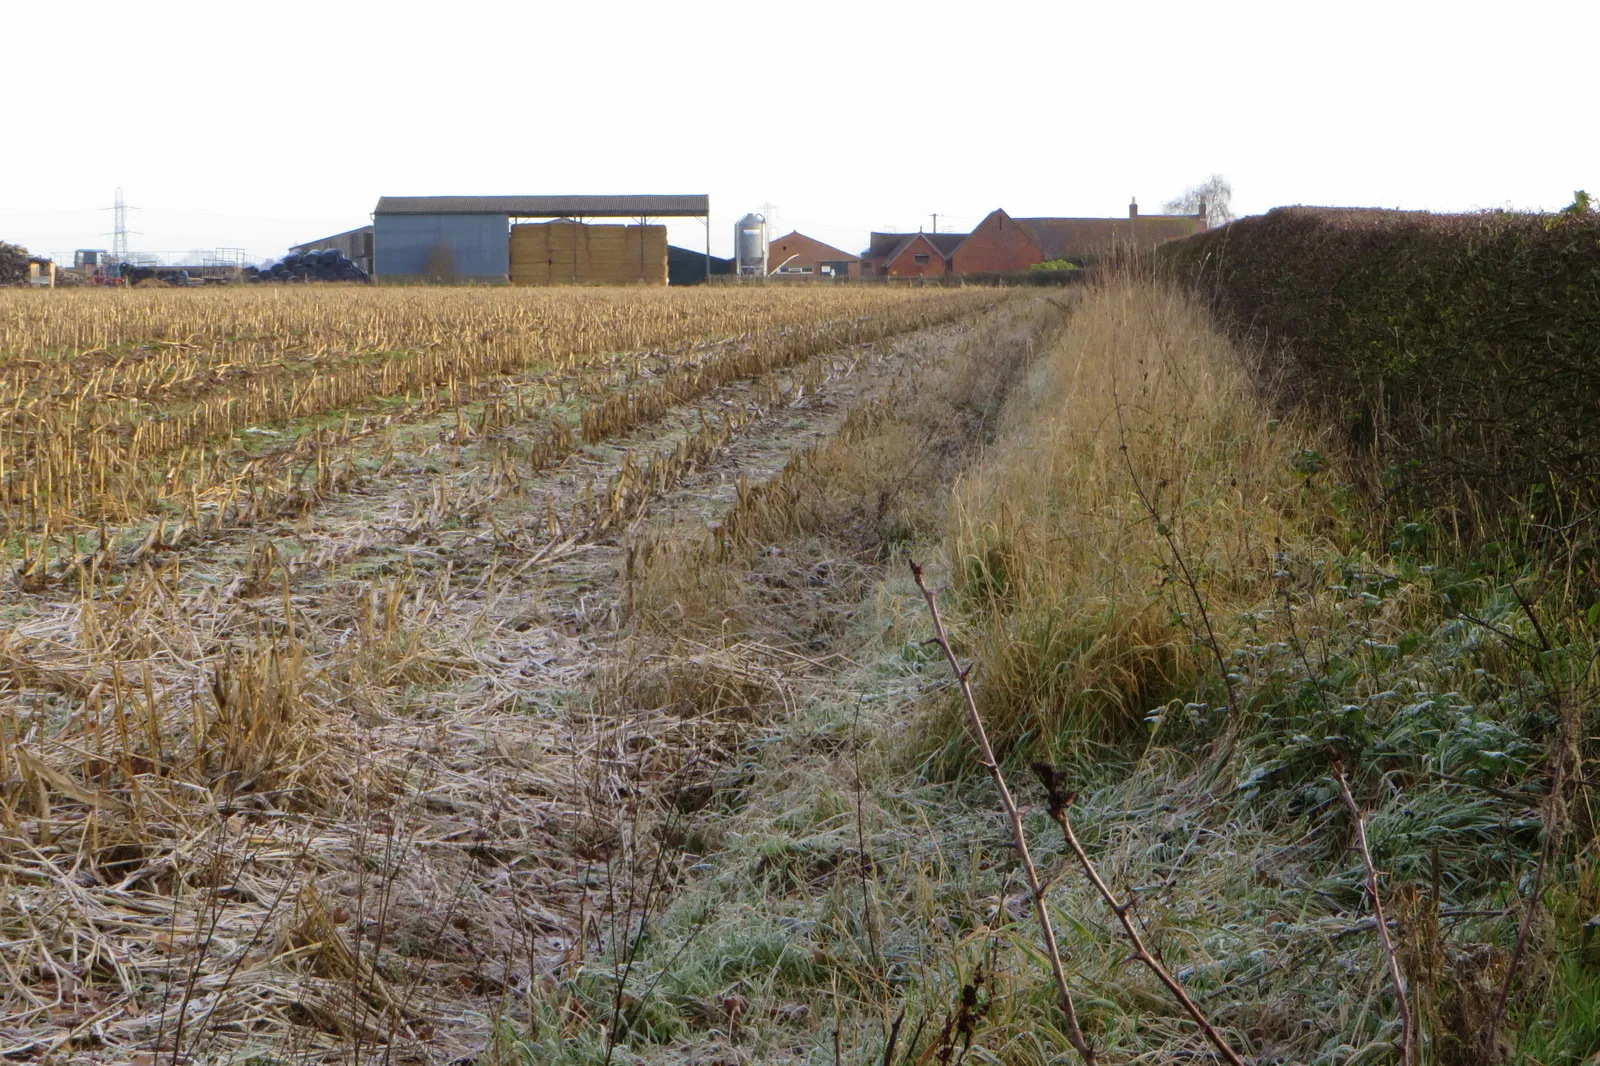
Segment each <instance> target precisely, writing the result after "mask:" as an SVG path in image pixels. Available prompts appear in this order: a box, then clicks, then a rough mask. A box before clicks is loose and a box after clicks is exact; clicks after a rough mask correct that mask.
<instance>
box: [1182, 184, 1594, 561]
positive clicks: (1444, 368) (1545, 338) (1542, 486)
mask: <svg viewBox="0 0 1600 1066" xmlns="http://www.w3.org/2000/svg"><path fill="white" fill-rule="evenodd" d="M1587 206H1588V205H1587V202H1586V198H1585V197H1582V196H1580V197H1579V200H1578V202H1577V203H1576V204H1574V206H1573V208H1570V209H1568V211H1566V212H1562V213H1560V214H1556V215H1533V214H1518V213H1511V212H1502V211H1492V212H1484V213H1480V214H1464V215H1435V214H1428V213H1425V212H1403V211H1379V210H1361V209H1332V208H1307V207H1287V208H1278V209H1277V210H1274V211H1271V212H1268V213H1267V214H1265V215H1262V216H1258V217H1254V218H1248V219H1243V220H1240V221H1238V222H1234V223H1232V224H1231V225H1229V226H1227V227H1224V228H1221V229H1218V230H1214V231H1211V232H1209V233H1204V234H1199V235H1197V236H1194V237H1190V238H1188V239H1186V240H1182V241H1176V242H1173V243H1171V244H1169V245H1166V246H1164V247H1163V248H1162V249H1161V251H1160V253H1159V256H1160V259H1161V261H1162V262H1163V264H1164V265H1165V266H1166V267H1167V268H1169V269H1170V270H1172V271H1174V272H1176V274H1177V275H1178V276H1179V277H1181V278H1182V279H1184V280H1185V281H1187V282H1188V283H1190V284H1192V285H1193V286H1195V288H1196V289H1197V290H1198V291H1199V292H1200V293H1201V294H1202V295H1203V296H1204V297H1206V298H1207V299H1208V300H1209V301H1210V302H1212V303H1213V305H1214V307H1215V309H1216V310H1217V311H1218V312H1219V313H1220V315H1221V316H1222V318H1223V319H1224V320H1225V321H1227V322H1228V323H1230V325H1232V326H1233V327H1234V328H1235V329H1237V330H1238V331H1240V332H1242V333H1244V334H1246V335H1248V336H1249V337H1250V338H1251V339H1252V340H1254V341H1255V342H1257V345H1258V348H1259V349H1260V350H1262V351H1263V352H1264V356H1263V364H1262V368H1261V369H1262V371H1263V375H1264V379H1265V380H1266V381H1267V382H1269V383H1270V384H1271V385H1272V386H1273V387H1274V389H1275V390H1276V391H1277V395H1278V397H1279V398H1280V400H1282V401H1283V402H1284V403H1285V404H1286V405H1296V404H1300V403H1311V404H1313V405H1315V406H1317V407H1319V408H1321V409H1322V410H1323V411H1324V412H1325V413H1328V414H1331V415H1333V416H1335V417H1336V418H1338V419H1339V420H1340V421H1341V422H1342V423H1343V425H1344V426H1345V427H1346V428H1347V430H1348V432H1349V435H1350V439H1351V443H1352V445H1353V446H1354V447H1356V448H1358V449H1369V450H1370V451H1371V452H1372V453H1373V454H1374V455H1375V456H1376V457H1377V458H1378V459H1379V464H1378V469H1379V470H1381V471H1382V480H1383V485H1384V488H1385V491H1386V494H1387V495H1388V496H1389V498H1390V500H1391V501H1394V502H1397V503H1398V504H1399V505H1400V506H1401V507H1403V508H1417V507H1428V508H1433V509H1442V510H1443V511H1444V512H1446V513H1447V517H1448V519H1449V520H1450V521H1451V522H1452V523H1453V524H1454V528H1455V529H1456V530H1458V531H1461V530H1468V531H1476V532H1478V533H1480V534H1482V533H1485V532H1486V527H1488V526H1496V527H1503V525H1504V523H1505V521H1506V520H1507V519H1508V518H1509V519H1512V520H1513V521H1516V522H1518V523H1520V524H1521V525H1522V526H1523V527H1524V528H1525V529H1526V528H1536V529H1543V530H1545V531H1546V532H1550V531H1556V530H1560V531H1563V532H1568V533H1570V531H1571V526H1572V525H1573V523H1574V521H1575V520H1576V519H1578V518H1580V517H1581V516H1582V515H1583V514H1584V513H1585V512H1586V511H1587V509H1588V508H1589V507H1591V506H1593V505H1595V504H1596V503H1597V502H1600V417H1597V416H1600V215H1596V214H1595V213H1593V212H1591V211H1589V210H1587Z"/></svg>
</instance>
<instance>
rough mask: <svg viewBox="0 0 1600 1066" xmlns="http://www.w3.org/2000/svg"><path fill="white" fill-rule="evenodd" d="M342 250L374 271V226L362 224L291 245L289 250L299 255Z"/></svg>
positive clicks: (353, 260)
mask: <svg viewBox="0 0 1600 1066" xmlns="http://www.w3.org/2000/svg"><path fill="white" fill-rule="evenodd" d="M330 249H331V250H332V251H335V252H340V253H342V254H343V255H344V257H345V258H346V259H348V260H350V261H351V262H352V263H354V264H355V265H356V266H358V267H360V268H361V269H362V270H365V271H366V272H367V273H368V274H370V273H372V227H371V226H361V227H359V228H357V229H352V230H346V231H345V232H343V233H335V234H334V235H333V236H331V237H321V238H319V239H317V240H314V241H309V242H307V243H305V244H296V245H291V246H290V248H289V251H291V252H294V253H295V254H297V255H304V254H305V253H306V252H310V251H328V250H330Z"/></svg>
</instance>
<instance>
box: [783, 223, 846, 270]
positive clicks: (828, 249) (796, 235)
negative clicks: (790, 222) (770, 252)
mask: <svg viewBox="0 0 1600 1066" xmlns="http://www.w3.org/2000/svg"><path fill="white" fill-rule="evenodd" d="M794 240H800V241H809V242H810V244H811V247H812V249H813V250H814V251H816V252H819V253H821V254H823V255H830V254H831V255H832V256H833V258H834V259H837V260H843V261H845V262H849V261H850V260H853V259H859V258H860V256H855V255H851V254H850V253H849V252H847V251H845V250H844V249H843V248H835V247H834V246H833V245H831V244H824V243H823V242H822V241H819V240H817V239H816V238H815V237H807V236H806V235H805V234H804V233H801V232H800V231H799V230H792V231H790V232H789V233H785V234H784V235H783V236H782V237H774V238H773V239H772V240H770V241H768V242H767V245H768V247H771V246H773V245H780V244H782V243H783V242H784V241H794Z"/></svg>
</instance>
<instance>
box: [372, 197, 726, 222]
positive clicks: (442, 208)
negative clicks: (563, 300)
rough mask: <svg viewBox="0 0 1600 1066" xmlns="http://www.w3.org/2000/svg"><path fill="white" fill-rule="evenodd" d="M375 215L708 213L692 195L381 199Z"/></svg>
mask: <svg viewBox="0 0 1600 1066" xmlns="http://www.w3.org/2000/svg"><path fill="white" fill-rule="evenodd" d="M373 213H374V214H378V215H511V216H513V217H516V218H640V217H645V218H686V217H697V216H701V215H708V214H710V213H711V197H709V196H706V195H704V194H699V195H692V196H643V195H641V196H381V197H379V198H378V206H377V209H376V210H375V211H374V212H373Z"/></svg>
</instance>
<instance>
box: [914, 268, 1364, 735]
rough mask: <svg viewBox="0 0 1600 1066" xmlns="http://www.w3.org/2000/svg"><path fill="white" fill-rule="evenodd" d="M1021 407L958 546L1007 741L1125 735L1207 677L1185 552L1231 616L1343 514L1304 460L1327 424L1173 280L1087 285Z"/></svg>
mask: <svg viewBox="0 0 1600 1066" xmlns="http://www.w3.org/2000/svg"><path fill="white" fill-rule="evenodd" d="M1006 419H1007V422H1008V425H1009V426H1010V427H1011V428H1012V432H1011V433H1010V434H1009V435H1008V436H1007V437H1006V438H1005V439H1004V440H1003V442H1002V443H1001V444H1000V445H999V446H998V447H997V448H996V449H994V451H993V452H992V453H991V454H990V455H989V456H987V457H986V459H985V461H984V462H983V463H982V464H981V465H979V466H978V467H977V468H976V469H975V470H973V471H972V472H971V473H969V474H968V475H967V476H966V477H965V478H964V479H963V480H962V483H961V485H960V486H959V487H958V489H957V491H956V507H955V510H954V518H953V521H952V524H951V530H950V544H949V551H950V555H951V558H952V561H953V562H952V565H953V571H954V582H955V587H956V589H957V590H958V591H959V592H960V594H961V598H962V603H963V604H964V606H965V610H966V614H967V617H968V618H969V619H971V624H970V626H969V627H968V628H967V629H966V630H965V631H964V636H965V639H966V641H967V643H968V646H969V648H970V651H971V653H972V654H973V656H974V658H975V660H976V662H977V664H978V665H977V677H978V679H979V690H980V693H981V699H982V703H983V711H984V715H985V718H986V719H987V720H988V721H989V722H990V723H991V729H992V730H993V731H994V734H995V741H996V744H997V746H999V747H1000V748H1002V750H1006V749H1009V748H1011V747H1013V746H1015V745H1016V744H1017V743H1019V742H1020V741H1022V740H1023V739H1024V738H1029V739H1032V740H1034V741H1037V742H1038V743H1039V744H1041V745H1042V753H1044V754H1047V755H1050V756H1052V757H1053V756H1057V755H1061V754H1064V753H1063V752H1062V751H1060V750H1058V749H1059V747H1060V746H1061V745H1067V746H1069V747H1073V748H1078V749H1080V753H1081V752H1083V751H1088V750H1092V749H1094V748H1095V747H1097V746H1103V745H1119V744H1122V743H1125V742H1126V741H1127V740H1129V739H1130V738H1133V737H1137V736H1139V735H1140V733H1141V732H1142V730H1143V728H1144V719H1145V716H1146V714H1147V713H1148V712H1149V711H1150V709H1151V708H1152V707H1156V706H1159V705H1160V704H1162V703H1164V702H1165V701H1166V700H1168V699H1169V698H1171V697H1174V696H1175V695H1177V694H1178V693H1180V692H1184V691H1188V690H1192V689H1193V688H1194V687H1196V684H1197V681H1198V680H1199V678H1200V676H1201V675H1202V674H1203V673H1204V672H1205V671H1206V669H1208V668H1209V667H1211V666H1213V665H1214V663H1211V662H1208V661H1207V660H1209V659H1210V658H1211V652H1210V650H1209V649H1208V648H1207V647H1206V639H1205V634H1204V626H1203V625H1202V620H1201V618H1200V617H1199V614H1198V610H1197V605H1196V603H1195V601H1194V599H1193V597H1192V595H1191V593H1190V590H1189V589H1188V588H1187V587H1186V585H1185V584H1184V582H1183V580H1182V570H1181V567H1179V566H1178V562H1179V556H1175V555H1174V547H1175V548H1176V550H1177V552H1178V553H1179V555H1180V556H1181V559H1182V562H1183V563H1184V564H1185V565H1186V566H1187V567H1188V568H1190V569H1191V570H1192V571H1193V572H1194V573H1195V574H1196V575H1197V580H1198V582H1199V585H1198V590H1199V592H1200V593H1201V595H1202V596H1203V597H1204V601H1205V603H1206V604H1207V605H1209V607H1210V609H1211V610H1212V611H1213V612H1214V613H1215V614H1216V615H1218V616H1219V617H1222V618H1227V619H1233V618H1235V617H1236V616H1237V615H1238V614H1239V613H1240V612H1241V611H1243V610H1245V609H1247V608H1254V607H1260V606H1262V605H1264V604H1270V603H1271V601H1272V599H1273V597H1274V588H1275V586H1274V577H1273V575H1274V572H1275V571H1277V570H1278V569H1279V567H1278V565H1277V563H1276V562H1275V561H1274V560H1275V553H1278V552H1282V551H1284V550H1287V549H1289V548H1295V549H1298V548H1302V547H1304V546H1305V545H1306V544H1307V543H1308V539H1314V538H1316V537H1317V536H1319V535H1321V532H1322V531H1323V530H1326V529H1329V528H1331V527H1333V526H1336V525H1338V524H1339V518H1338V516H1337V514H1336V513H1335V512H1334V509H1333V507H1332V506H1331V505H1330V500H1329V498H1328V496H1327V495H1326V494H1325V493H1323V492H1321V491H1320V490H1318V489H1316V488H1314V487H1312V486H1310V485H1309V484H1308V481H1307V478H1306V477H1305V476H1303V475H1301V474H1299V473H1297V472H1296V470H1295V469H1294V467H1293V466H1292V465H1291V463H1290V462H1289V458H1290V457H1292V456H1294V455H1295V454H1296V453H1297V452H1302V451H1303V452H1304V453H1305V454H1307V455H1311V454H1313V450H1314V449H1315V448H1316V447H1318V446H1319V440H1318V437H1317V435H1316V433H1315V432H1314V431H1313V430H1312V429H1311V428H1310V427H1308V426H1301V425H1296V424H1293V423H1287V424H1285V423H1279V422H1278V421H1276V420H1275V419H1274V418H1273V417H1272V416H1271V415H1270V414H1269V413H1268V411H1267V410H1266V408H1265V406H1264V405H1263V404H1262V403H1261V402H1259V401H1258V399H1257V393H1256V389H1255V387H1254V385H1253V384H1252V382H1251V381H1250V378H1249V375H1248V369H1247V367H1246V366H1245V365H1244V364H1243V361H1242V359H1241V357H1240V355H1239V353H1238V351H1237V350H1236V349H1235V348H1234V347H1233V346H1232V344H1231V343H1230V342H1229V341H1228V340H1227V339H1226V338H1224V337H1223V336H1222V335H1221V334H1220V333H1219V332H1218V331H1217V330H1216V329H1215V328H1214V327H1213V326H1212V324H1211V323H1210V322H1209V320H1208V319H1207V318H1206V316H1205V315H1204V313H1203V312H1202V311H1200V310H1199V309H1198V308H1197V307H1196V306H1195V305H1194V304H1193V302H1192V301H1191V300H1190V299H1188V298H1187V297H1185V296H1184V295H1182V294H1181V293H1179V292H1178V291H1177V290H1176V289H1167V288H1162V287H1159V286H1153V285H1148V284H1144V283H1138V282H1133V281H1129V280H1121V281H1113V282H1110V283H1105V284H1101V285H1097V286H1094V287H1092V288H1091V289H1089V290H1088V291H1087V292H1086V293H1085V295H1084V296H1083V297H1082V302H1081V306H1080V310H1079V313H1077V314H1075V315H1074V316H1073V318H1072V320H1071V322H1070V323H1069V325H1068V327H1067V329H1066V331H1065V332H1064V333H1063V334H1062V335H1061V336H1060V338H1059V339H1058V340H1057V342H1056V344H1055V346H1054V347H1053V349H1052V350H1051V351H1050V352H1049V355H1048V358H1047V359H1044V360H1042V361H1041V364H1040V366H1039V367H1038V369H1037V371H1036V373H1035V374H1034V375H1033V377H1032V378H1031V379H1030V381H1029V382H1028V387H1027V388H1026V389H1025V390H1022V391H1021V392H1020V394H1019V395H1018V396H1017V397H1016V398H1015V399H1014V402H1013V404H1012V406H1011V407H1010V408H1008V410H1007V412H1006ZM1152 511H1153V512H1154V515H1153V514H1152ZM1342 532H1348V531H1347V530H1344V531H1342ZM1220 636H1221V638H1222V639H1223V640H1224V641H1225V642H1227V646H1231V642H1232V638H1233V637H1234V636H1235V634H1234V633H1232V632H1229V633H1224V634H1220ZM941 731H942V732H944V733H945V734H946V735H957V736H958V735H959V730H958V729H956V728H954V727H953V726H951V727H941Z"/></svg>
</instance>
